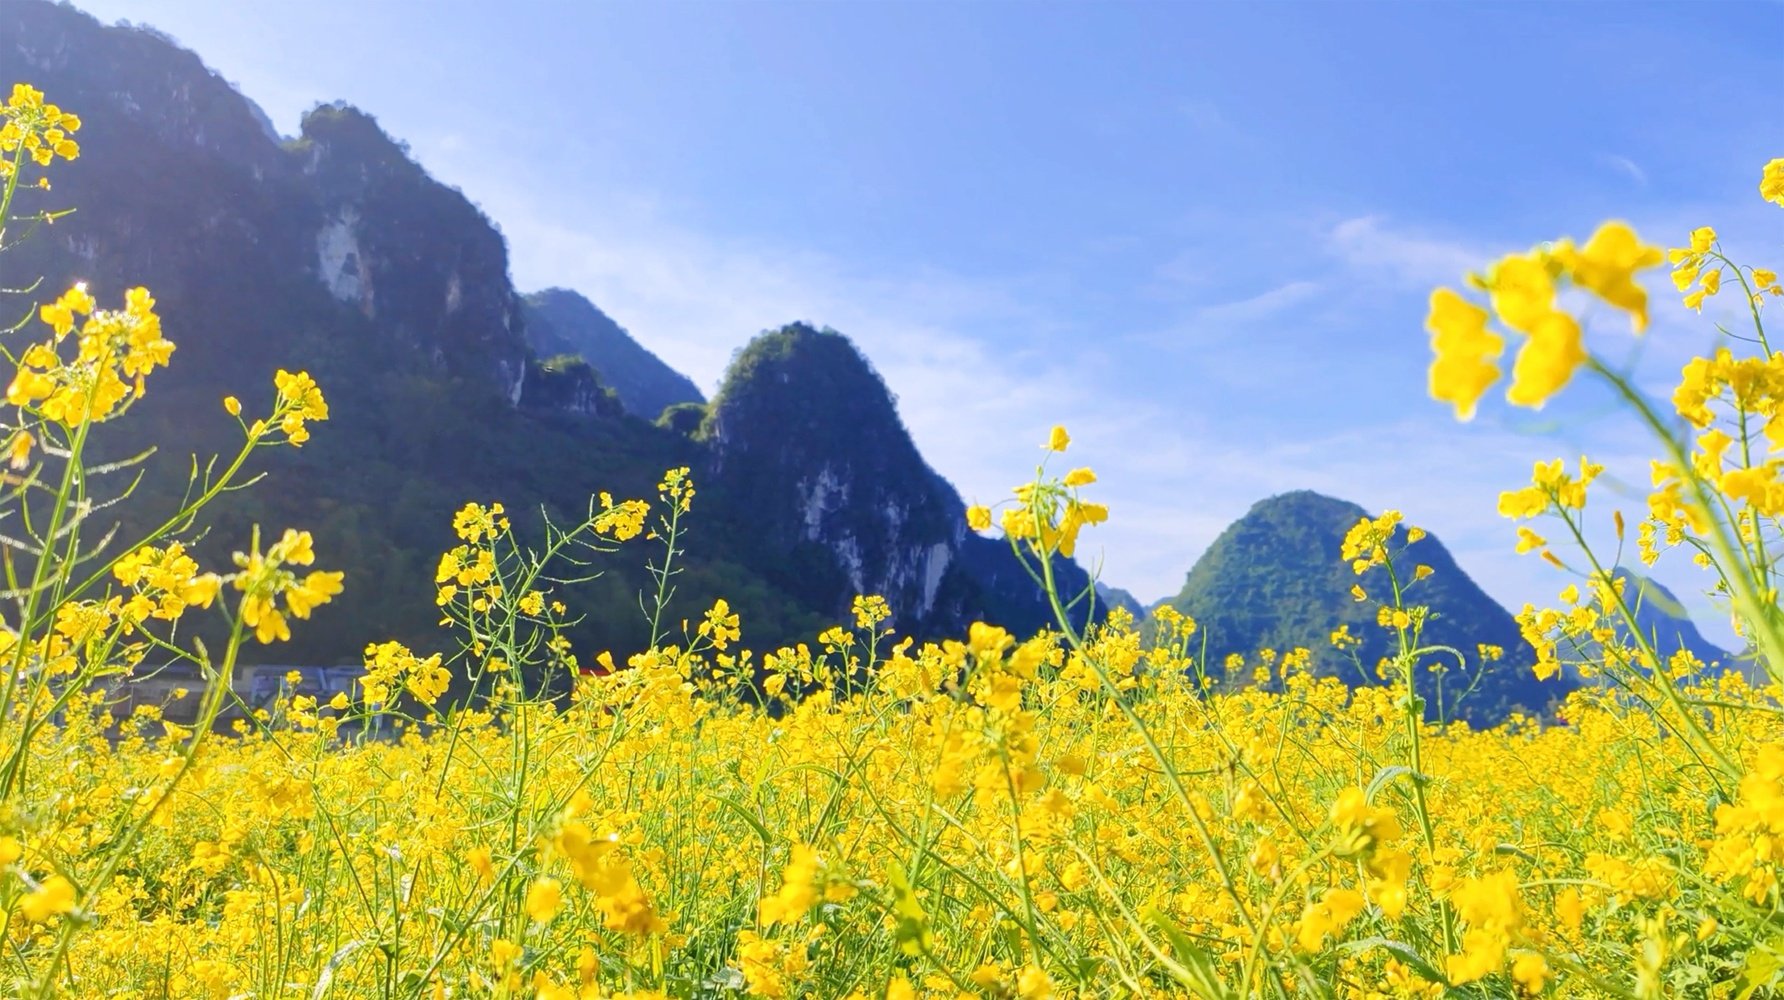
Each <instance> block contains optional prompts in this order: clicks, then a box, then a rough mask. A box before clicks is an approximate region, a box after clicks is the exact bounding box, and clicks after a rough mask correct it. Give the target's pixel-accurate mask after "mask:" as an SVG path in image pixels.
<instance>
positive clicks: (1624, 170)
mask: <svg viewBox="0 0 1784 1000" xmlns="http://www.w3.org/2000/svg"><path fill="white" fill-rule="evenodd" d="M1598 159H1599V162H1600V163H1603V164H1604V165H1605V166H1607V167H1610V168H1611V169H1612V170H1615V171H1617V172H1618V173H1620V174H1623V175H1624V176H1626V177H1628V178H1629V179H1630V180H1632V181H1634V182H1635V183H1636V184H1638V185H1640V186H1641V187H1647V186H1648V172H1647V171H1646V170H1643V169H1642V168H1641V165H1640V164H1638V163H1636V162H1635V161H1634V160H1632V159H1630V158H1629V157H1627V156H1619V155H1617V154H1616V153H1603V154H1600V156H1599V157H1598Z"/></svg>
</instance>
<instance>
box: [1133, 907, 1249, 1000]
mask: <svg viewBox="0 0 1784 1000" xmlns="http://www.w3.org/2000/svg"><path fill="white" fill-rule="evenodd" d="M1145 916H1146V918H1147V919H1148V920H1150V921H1151V922H1152V923H1153V924H1154V925H1155V926H1157V927H1158V929H1159V930H1160V931H1161V932H1162V933H1163V934H1164V936H1165V939H1166V940H1168V941H1170V942H1171V950H1172V951H1174V952H1176V954H1177V961H1178V962H1179V963H1181V964H1182V966H1183V969H1184V971H1185V972H1186V973H1187V976H1181V977H1179V978H1181V979H1182V980H1183V985H1185V986H1187V987H1189V989H1190V991H1191V992H1193V993H1194V994H1195V995H1196V996H1198V997H1202V998H1203V1000H1238V996H1239V994H1238V993H1236V992H1234V991H1233V990H1231V989H1228V988H1227V985H1226V983H1224V982H1222V981H1221V978H1220V975H1219V973H1217V972H1215V963H1214V956H1212V955H1210V954H1208V950H1207V949H1206V948H1203V947H1202V946H1201V945H1199V944H1197V943H1196V942H1195V941H1194V939H1192V938H1191V937H1190V936H1189V935H1188V934H1185V933H1183V930H1182V928H1180V927H1178V926H1177V925H1176V924H1174V923H1172V922H1171V919H1170V918H1169V917H1167V916H1165V915H1164V914H1162V913H1160V912H1158V911H1157V910H1148V911H1147V912H1146V914H1145Z"/></svg>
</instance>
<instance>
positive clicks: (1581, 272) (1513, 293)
mask: <svg viewBox="0 0 1784 1000" xmlns="http://www.w3.org/2000/svg"><path fill="white" fill-rule="evenodd" d="M1661 260H1662V256H1661V253H1660V250H1659V248H1658V247H1652V246H1648V245H1647V244H1644V243H1643V242H1642V241H1641V240H1640V238H1638V237H1637V236H1636V234H1635V231H1634V230H1632V229H1630V228H1629V226H1627V225H1626V224H1624V223H1621V222H1607V223H1605V224H1604V225H1603V226H1601V227H1599V229H1598V231H1597V232H1595V233H1593V234H1592V238H1591V239H1589V240H1587V241H1586V243H1585V245H1584V246H1578V247H1576V246H1575V245H1574V243H1573V241H1571V240H1566V239H1563V240H1560V241H1557V242H1555V243H1550V244H1544V245H1543V246H1540V247H1537V248H1536V249H1534V250H1531V251H1530V252H1528V253H1523V254H1507V255H1506V256H1505V257H1503V258H1501V259H1500V260H1499V261H1498V262H1497V263H1496V264H1494V265H1493V266H1492V267H1489V268H1488V269H1487V270H1486V271H1485V272H1483V273H1481V274H1474V275H1470V276H1469V279H1468V280H1469V283H1470V284H1471V285H1473V286H1474V287H1476V288H1478V289H1481V290H1483V291H1485V292H1486V293H1487V296H1488V301H1489V304H1490V306H1491V308H1492V312H1491V314H1490V315H1491V317H1496V318H1497V319H1498V320H1499V322H1500V323H1501V324H1503V325H1504V326H1505V327H1506V328H1507V329H1509V330H1512V331H1514V332H1516V333H1517V334H1519V335H1521V336H1523V338H1524V342H1523V345H1522V346H1521V347H1519V349H1518V353H1517V357H1516V359H1515V360H1514V361H1513V362H1512V380H1511V385H1510V387H1509V388H1508V389H1507V392H1506V399H1507V400H1509V401H1510V402H1511V403H1513V404H1515V405H1518V406H1528V407H1538V408H1539V407H1541V406H1542V405H1543V403H1545V402H1546V401H1547V400H1548V399H1549V397H1551V396H1553V395H1554V394H1555V393H1557V392H1559V391H1560V390H1561V389H1562V388H1563V387H1564V386H1566V385H1567V383H1568V382H1569V381H1571V380H1572V379H1573V374H1574V372H1575V371H1576V370H1578V369H1579V367H1580V366H1581V365H1583V364H1585V363H1586V360H1587V353H1586V348H1585V341H1584V337H1583V335H1582V333H1581V330H1580V325H1579V322H1578V321H1577V320H1575V319H1574V318H1573V316H1572V315H1570V314H1569V313H1567V312H1566V311H1565V310H1563V309H1561V308H1560V307H1559V306H1558V305H1557V301H1556V296H1557V294H1558V292H1559V290H1560V287H1561V284H1562V283H1563V282H1570V283H1571V284H1572V285H1574V286H1575V287H1578V288H1582V289H1585V290H1586V291H1589V292H1591V293H1592V294H1593V295H1595V296H1596V297H1597V298H1598V299H1600V300H1601V301H1603V302H1604V303H1606V304H1607V305H1610V306H1613V307H1615V308H1617V309H1620V310H1622V311H1624V312H1626V313H1628V314H1629V317H1630V321H1631V323H1632V325H1633V326H1634V328H1635V331H1636V332H1637V333H1640V332H1642V331H1643V330H1645V329H1647V326H1648V295H1647V292H1646V291H1645V290H1643V289H1642V287H1641V286H1640V285H1638V284H1636V283H1635V274H1636V272H1638V271H1641V270H1643V269H1645V268H1649V267H1654V266H1656V265H1658V264H1659V263H1660V262H1661ZM1489 318H1490V316H1489V313H1488V311H1487V309H1484V308H1482V307H1481V306H1478V305H1476V304H1474V303H1472V302H1470V301H1468V299H1467V298H1466V297H1464V296H1463V295H1461V294H1460V293H1458V292H1456V291H1454V290H1453V289H1449V288H1439V289H1437V290H1436V291H1434V292H1432V293H1431V308H1430V313H1429V315H1428V316H1427V318H1426V320H1425V327H1426V329H1427V330H1429V331H1430V333H1431V347H1432V351H1433V353H1434V354H1435V358H1434V360H1433V361H1432V363H1431V373H1430V383H1431V396H1432V398H1434V399H1438V400H1442V401H1444V402H1448V403H1451V404H1453V405H1454V406H1455V409H1456V416H1457V417H1458V418H1460V419H1463V420H1467V419H1469V418H1470V417H1472V416H1473V415H1474V410H1475V406H1476V405H1477V404H1478V402H1479V400H1480V397H1481V396H1482V395H1484V394H1485V393H1486V391H1487V390H1488V389H1489V388H1491V387H1492V386H1493V384H1494V383H1496V382H1498V381H1499V377H1500V375H1501V370H1500V368H1499V366H1498V365H1497V364H1496V363H1495V359H1497V358H1498V357H1499V356H1500V354H1501V353H1503V351H1504V349H1505V338H1504V336H1502V335H1500V334H1498V333H1495V332H1493V331H1492V330H1490V329H1489V328H1488V321H1489Z"/></svg>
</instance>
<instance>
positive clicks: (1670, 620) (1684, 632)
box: [1616, 568, 1738, 667]
mask: <svg viewBox="0 0 1784 1000" xmlns="http://www.w3.org/2000/svg"><path fill="white" fill-rule="evenodd" d="M1616 575H1617V576H1619V577H1621V578H1623V580H1624V581H1626V582H1625V585H1624V590H1623V596H1624V599H1625V600H1627V601H1628V602H1629V604H1630V606H1631V607H1632V608H1634V609H1635V623H1636V628H1637V629H1639V630H1640V632H1641V634H1642V635H1644V636H1646V637H1647V638H1648V640H1649V641H1650V642H1652V643H1653V644H1654V651H1655V652H1657V653H1659V654H1660V655H1661V656H1663V657H1669V656H1671V655H1672V654H1673V653H1676V652H1678V651H1679V650H1680V649H1686V650H1689V651H1690V652H1691V654H1692V655H1693V656H1695V657H1697V659H1698V660H1699V661H1701V662H1702V663H1703V664H1704V665H1705V666H1711V667H1714V666H1722V667H1735V666H1737V665H1738V664H1737V657H1736V656H1735V654H1733V653H1730V652H1729V651H1728V650H1726V649H1723V648H1722V647H1720V646H1718V645H1716V644H1715V643H1713V642H1711V641H1709V640H1708V639H1705V638H1704V637H1703V633H1702V632H1699V631H1698V630H1697V625H1696V623H1694V622H1693V621H1692V620H1691V615H1690V613H1689V612H1687V611H1686V610H1685V606H1684V605H1683V604H1681V603H1680V602H1679V599H1678V598H1677V597H1676V596H1674V595H1673V592H1672V591H1670V590H1668V589H1666V587H1665V586H1664V585H1663V584H1661V583H1660V582H1659V581H1658V580H1653V579H1650V578H1648V577H1646V576H1643V575H1641V574H1640V573H1631V572H1630V571H1628V570H1626V569H1621V568H1619V569H1618V570H1617V571H1616Z"/></svg>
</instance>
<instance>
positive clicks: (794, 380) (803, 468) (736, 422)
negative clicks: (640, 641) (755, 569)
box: [699, 323, 1089, 634]
mask: <svg viewBox="0 0 1784 1000" xmlns="http://www.w3.org/2000/svg"><path fill="white" fill-rule="evenodd" d="M699 434H700V437H701V439H702V440H704V441H705V442H706V443H707V444H708V446H709V447H710V448H711V470H712V472H711V479H712V481H713V482H714V483H715V484H716V487H717V488H718V489H719V490H720V491H721V494H722V495H723V496H724V497H726V499H727V502H728V503H729V504H736V505H739V506H742V507H748V508H749V509H750V510H752V511H754V512H755V513H754V516H753V517H752V522H753V523H752V525H751V528H750V530H749V532H748V537H747V538H746V539H744V540H742V541H741V543H740V544H742V545H743V546H744V547H745V551H746V552H748V553H749V560H750V562H751V564H752V565H759V566H762V567H763V568H764V573H765V574H766V575H767V576H768V578H769V579H770V580H772V581H774V582H775V583H776V584H778V585H779V586H782V587H784V588H786V589H788V590H789V591H790V592H792V593H794V594H795V595H797V596H799V597H800V598H802V599H804V600H807V601H810V602H812V603H813V604H814V605H817V606H820V607H827V608H830V609H833V613H840V611H841V610H842V608H841V606H840V604H838V603H837V596H838V595H853V594H879V595H881V596H883V597H885V598H886V599H887V601H888V603H889V604H890V605H891V606H892V609H893V611H894V614H895V616H896V620H897V621H899V622H900V623H901V625H900V627H901V628H902V629H904V630H906V631H911V632H916V633H919V634H942V633H949V632H955V631H958V630H960V629H961V628H964V627H965V625H967V624H968V623H969V622H970V621H971V620H973V619H975V618H985V617H987V614H986V613H987V610H988V609H996V610H997V614H996V615H995V617H993V618H991V619H990V620H995V621H997V622H998V623H999V624H1002V625H1004V626H1005V627H1007V628H1011V629H1012V630H1016V631H1022V632H1029V631H1033V630H1034V629H1037V628H1040V627H1041V626H1043V625H1046V624H1048V623H1050V622H1051V621H1052V620H1053V616H1052V613H1051V611H1050V609H1049V608H1048V606H1047V604H1046V601H1045V599H1044V595H1043V594H1042V593H1041V591H1040V590H1039V589H1038V588H1037V587H1036V586H1035V585H1034V582H1033V581H1032V580H1030V579H1029V578H1028V577H1027V575H1026V574H1025V573H1024V572H1023V571H1022V569H1021V567H1020V565H1019V564H1018V563H1017V562H1016V560H1015V557H1014V556H1013V555H1012V554H1011V553H1010V550H1009V547H1008V545H1007V544H1006V543H1004V542H1001V541H995V542H994V541H992V540H990V539H986V538H981V537H979V536H978V535H975V534H973V533H972V532H970V531H969V530H968V528H967V525H966V516H965V510H966V508H965V504H963V503H962V502H961V499H960V495H959V494H958V493H957V492H955V490H954V488H953V487H952V486H950V485H949V484H948V483H947V482H946V481H945V480H943V479H942V478H941V477H940V476H938V475H937V474H936V473H935V472H934V470H932V469H930V467H929V466H928V465H927V464H926V463H925V462H924V461H923V458H922V456H921V455H919V454H918V452H917V448H916V445H915V444H914V443H913V442H912V441H911V437H910V434H909V433H908V432H907V431H906V430H905V428H904V425H903V422H902V421H901V420H900V419H899V417H898V411H897V408H896V406H895V405H894V403H893V400H892V394H891V392H889V391H888V390H887V388H886V384H885V382H884V381H882V380H881V378H880V376H879V374H878V373H877V372H875V371H874V370H873V366H872V365H871V364H869V363H868V361H867V359H866V358H865V357H863V356H862V355H861V353H860V352H859V351H858V350H856V348H855V346H854V344H853V343H851V342H850V341H849V339H848V338H847V337H844V336H843V335H842V334H839V333H837V332H836V331H834V330H830V329H827V328H826V329H818V328H815V327H812V326H810V325H808V324H804V323H795V324H792V325H790V326H786V327H782V328H780V329H778V330H772V331H768V332H765V333H762V334H761V335H759V336H757V337H756V338H755V339H754V340H752V341H751V342H750V343H749V345H748V346H747V347H745V348H744V349H743V350H742V351H740V352H739V353H738V355H737V357H736V358H735V359H734V360H733V361H732V363H731V367H730V369H729V371H728V372H727V373H726V375H725V380H724V383H723V385H722V386H721V387H720V389H719V393H718V395H717V396H716V397H715V398H714V399H713V402H712V404H711V406H710V408H709V411H708V413H707V415H706V418H705V422H704V423H703V425H702V426H701V429H700V432H699ZM1056 570H1057V572H1058V573H1059V574H1060V577H1061V586H1062V590H1064V591H1065V592H1067V593H1072V592H1076V591H1077V590H1081V589H1082V588H1083V587H1084V586H1085V585H1086V584H1087V583H1088V581H1089V577H1088V575H1087V574H1086V573H1085V572H1084V571H1083V570H1082V569H1081V568H1079V567H1078V566H1077V565H1076V564H1074V563H1070V562H1068V561H1061V562H1060V564H1059V565H1058V566H1057V567H1056ZM846 600H847V597H846V596H844V597H843V601H844V602H846Z"/></svg>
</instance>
